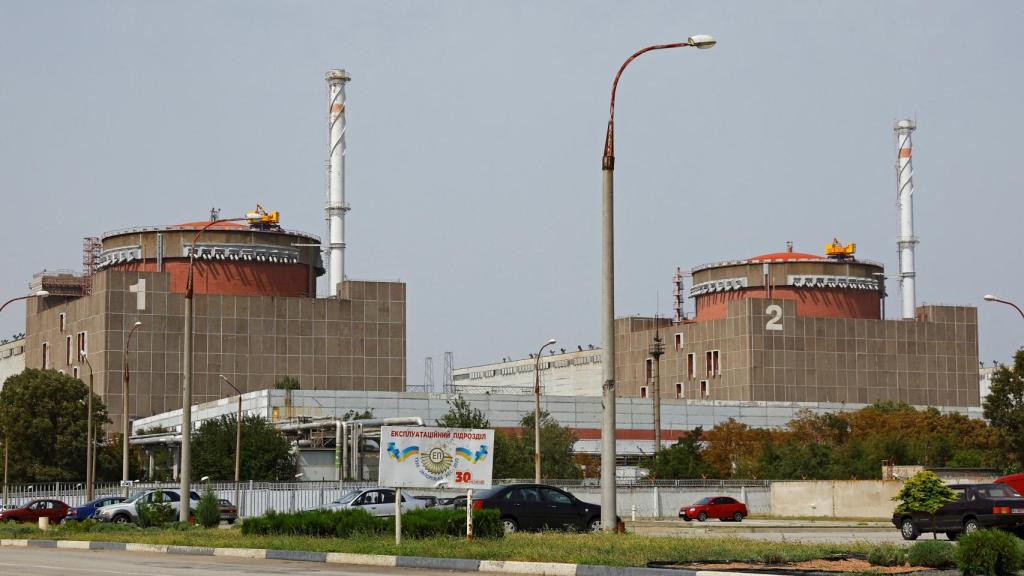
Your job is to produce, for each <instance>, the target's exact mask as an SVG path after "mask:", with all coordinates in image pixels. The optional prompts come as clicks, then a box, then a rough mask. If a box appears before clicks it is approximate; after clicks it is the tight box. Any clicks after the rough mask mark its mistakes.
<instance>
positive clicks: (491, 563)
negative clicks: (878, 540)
mask: <svg viewBox="0 0 1024 576" xmlns="http://www.w3.org/2000/svg"><path fill="white" fill-rule="evenodd" d="M4 546H10V547H18V548H29V547H31V548H62V549H74V550H114V551H123V552H149V553H152V554H178V555H186V556H229V557H235V558H255V559H266V560H291V561H293V562H314V563H318V564H325V563H326V564H348V565H353V566H377V567H380V566H384V567H399V568H420V569H432V570H452V571H457V572H491V573H493V572H503V573H512V574H530V575H535V576H772V573H771V572H761V573H756V574H755V573H752V572H751V573H744V574H742V575H739V574H737V573H734V572H715V571H709V570H699V571H695V570H685V569H682V570H673V569H669V568H638V567H628V566H627V567H623V566H592V565H588V564H565V563H559V562H521V561H512V560H509V561H506V560H471V559H468V558H431V557H425V556H385V555H380V556H378V555H374V554H350V553H346V552H312V551H306V550H263V549H259V548H207V547H203V546H170V545H162V544H137V543H126V542H102V541H98V540H28V539H26V540H16V539H10V540H0V547H4Z"/></svg>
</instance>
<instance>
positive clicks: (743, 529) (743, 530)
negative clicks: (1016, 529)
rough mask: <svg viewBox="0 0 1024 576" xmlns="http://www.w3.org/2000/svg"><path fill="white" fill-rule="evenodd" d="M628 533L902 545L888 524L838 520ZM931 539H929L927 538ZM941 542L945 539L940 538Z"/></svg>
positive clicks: (695, 525) (679, 526)
mask: <svg viewBox="0 0 1024 576" xmlns="http://www.w3.org/2000/svg"><path fill="white" fill-rule="evenodd" d="M626 529H627V530H629V531H630V532H635V533H637V534H645V535H649V536H678V537H680V538H701V537H704V538H707V537H712V536H733V537H737V538H752V539H756V540H776V541H789V542H851V541H863V542H902V541H903V538H902V537H901V536H900V533H899V531H898V530H897V529H896V527H894V526H893V525H892V524H891V523H889V522H880V521H855V520H854V521H835V520H780V519H749V518H748V519H746V520H744V521H743V522H720V521H718V520H709V521H707V522H697V521H692V522H684V521H682V520H679V519H668V518H666V519H658V520H637V521H636V522H626ZM928 537H930V535H929V536H928ZM939 538H944V537H943V536H939Z"/></svg>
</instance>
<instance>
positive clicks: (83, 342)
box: [43, 314, 89, 373]
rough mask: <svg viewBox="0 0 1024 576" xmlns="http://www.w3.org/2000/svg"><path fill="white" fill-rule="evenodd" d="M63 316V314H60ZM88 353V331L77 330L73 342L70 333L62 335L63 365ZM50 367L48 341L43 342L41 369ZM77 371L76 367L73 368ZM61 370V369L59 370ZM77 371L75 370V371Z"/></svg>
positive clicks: (69, 364)
mask: <svg viewBox="0 0 1024 576" xmlns="http://www.w3.org/2000/svg"><path fill="white" fill-rule="evenodd" d="M61 316H63V314H61ZM88 353H89V333H88V332H79V333H77V334H75V338H74V344H72V340H71V335H70V334H69V335H67V336H65V337H64V365H65V366H71V365H72V364H75V363H76V361H77V362H81V361H83V360H84V359H85V357H86V355H88ZM49 368H50V343H49V342H43V370H47V369H49ZM75 370H76V371H77V368H76V369H75ZM61 372H63V370H62V371H61ZM76 373H77V372H76Z"/></svg>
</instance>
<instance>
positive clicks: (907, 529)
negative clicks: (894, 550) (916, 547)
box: [900, 518, 921, 540]
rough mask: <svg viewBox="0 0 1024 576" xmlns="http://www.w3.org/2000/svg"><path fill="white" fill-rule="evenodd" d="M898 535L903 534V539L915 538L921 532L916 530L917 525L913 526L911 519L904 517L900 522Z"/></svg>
mask: <svg viewBox="0 0 1024 576" xmlns="http://www.w3.org/2000/svg"><path fill="white" fill-rule="evenodd" d="M900 535H901V536H903V539H904V540H917V537H918V536H920V535H921V533H920V532H918V531H917V526H914V521H913V520H911V519H910V518H904V519H903V521H902V522H900Z"/></svg>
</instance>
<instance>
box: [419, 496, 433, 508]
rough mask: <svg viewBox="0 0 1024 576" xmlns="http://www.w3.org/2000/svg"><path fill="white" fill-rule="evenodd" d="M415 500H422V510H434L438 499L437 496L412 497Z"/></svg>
mask: <svg viewBox="0 0 1024 576" xmlns="http://www.w3.org/2000/svg"><path fill="white" fill-rule="evenodd" d="M413 498H415V499H416V500H422V501H423V505H424V508H434V507H435V506H437V503H438V500H439V498H438V497H437V496H413Z"/></svg>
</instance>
